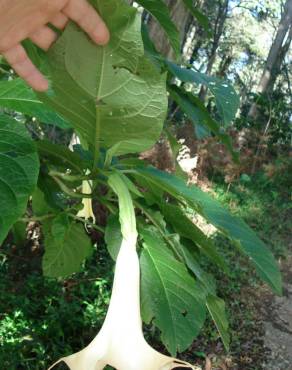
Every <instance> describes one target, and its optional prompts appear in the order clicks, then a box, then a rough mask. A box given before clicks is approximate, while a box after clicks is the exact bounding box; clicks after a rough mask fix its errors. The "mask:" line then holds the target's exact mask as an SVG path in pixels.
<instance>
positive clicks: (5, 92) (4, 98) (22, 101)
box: [0, 78, 70, 128]
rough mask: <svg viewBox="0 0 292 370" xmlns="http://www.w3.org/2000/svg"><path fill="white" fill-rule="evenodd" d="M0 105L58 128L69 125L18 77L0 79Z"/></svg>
mask: <svg viewBox="0 0 292 370" xmlns="http://www.w3.org/2000/svg"><path fill="white" fill-rule="evenodd" d="M0 107H1V108H7V109H11V110H13V111H16V112H20V113H23V114H27V115H28V116H31V117H35V118H37V119H38V120H39V121H41V122H43V123H49V124H52V125H55V126H58V127H60V128H69V127H70V126H69V125H68V124H67V123H66V122H65V120H64V119H63V118H61V117H60V116H59V115H58V114H56V113H55V112H53V111H52V110H51V109H49V108H48V107H46V106H45V104H44V103H43V102H41V101H40V100H39V99H38V98H37V97H36V95H35V93H34V92H33V90H32V89H31V88H30V87H29V86H27V85H26V84H25V82H24V81H23V80H21V79H20V78H17V79H15V80H12V81H0Z"/></svg>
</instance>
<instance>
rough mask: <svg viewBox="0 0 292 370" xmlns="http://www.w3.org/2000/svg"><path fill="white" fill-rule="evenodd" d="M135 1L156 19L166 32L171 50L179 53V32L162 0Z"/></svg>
mask: <svg viewBox="0 0 292 370" xmlns="http://www.w3.org/2000/svg"><path fill="white" fill-rule="evenodd" d="M137 3H139V4H140V5H142V6H143V8H145V9H146V10H147V11H148V12H149V13H150V14H152V15H153V17H154V18H156V19H157V21H158V22H159V24H160V26H161V27H162V28H163V30H164V31H165V33H166V34H167V36H168V38H169V41H170V44H171V46H172V48H173V50H174V51H175V53H176V55H177V56H179V55H180V53H181V46H180V34H179V31H178V29H177V28H176V25H175V24H174V23H173V21H172V19H171V17H170V14H169V9H168V7H167V5H166V4H165V3H164V2H163V1H162V0H137Z"/></svg>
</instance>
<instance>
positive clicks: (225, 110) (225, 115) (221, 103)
mask: <svg viewBox="0 0 292 370" xmlns="http://www.w3.org/2000/svg"><path fill="white" fill-rule="evenodd" d="M165 63H166V65H167V68H168V70H169V71H170V72H171V73H172V74H173V76H175V77H176V78H178V79H179V80H180V81H182V82H189V83H192V84H196V85H201V84H202V85H205V86H207V87H208V88H209V89H210V91H211V93H212V94H213V95H214V97H215V101H216V106H217V109H218V112H219V114H220V116H221V118H222V120H223V122H224V124H225V125H226V126H227V125H228V124H229V123H230V122H231V121H232V120H233V119H234V118H235V115H236V112H237V111H238V108H239V103H240V101H239V96H238V95H237V93H236V91H235V90H234V88H233V86H232V85H231V84H230V83H229V81H226V80H220V79H219V78H217V77H213V76H208V75H206V74H205V73H201V72H197V71H195V70H194V69H189V68H184V67H181V66H179V65H178V64H175V63H172V62H170V61H165Z"/></svg>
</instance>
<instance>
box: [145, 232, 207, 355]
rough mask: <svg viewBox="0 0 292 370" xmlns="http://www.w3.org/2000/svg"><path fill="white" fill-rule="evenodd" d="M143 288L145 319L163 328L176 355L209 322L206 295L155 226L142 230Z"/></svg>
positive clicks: (163, 338) (165, 340)
mask: <svg viewBox="0 0 292 370" xmlns="http://www.w3.org/2000/svg"><path fill="white" fill-rule="evenodd" d="M141 234H142V237H143V240H144V244H143V246H144V249H143V252H142V255H141V274H142V275H141V276H142V281H141V291H142V311H143V318H144V320H145V321H146V322H147V323H149V322H151V320H152V319H153V323H154V324H155V325H156V326H157V327H158V328H159V329H160V330H161V339H162V341H163V343H164V344H165V346H166V348H167V349H168V350H169V352H170V353H171V354H172V355H175V354H176V352H177V351H179V352H182V351H184V350H185V349H187V348H188V347H189V346H190V345H191V343H192V341H193V340H194V338H195V337H196V336H197V335H198V333H199V331H200V329H201V327H202V326H203V323H204V321H205V301H204V298H205V297H204V295H203V294H202V292H201V291H200V289H199V287H198V285H197V284H196V281H195V280H194V279H193V278H192V277H191V275H190V274H189V273H188V271H187V269H186V267H185V265H184V264H183V263H181V262H179V261H177V260H176V259H175V258H174V256H173V255H172V253H171V252H170V251H169V249H168V248H167V247H166V245H165V243H164V241H163V239H161V238H160V237H159V235H157V234H156V233H155V229H154V228H148V229H144V230H143V231H142V232H141Z"/></svg>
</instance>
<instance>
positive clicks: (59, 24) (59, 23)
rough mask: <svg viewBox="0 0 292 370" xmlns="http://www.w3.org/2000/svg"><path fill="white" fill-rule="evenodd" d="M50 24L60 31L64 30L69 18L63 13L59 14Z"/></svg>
mask: <svg viewBox="0 0 292 370" xmlns="http://www.w3.org/2000/svg"><path fill="white" fill-rule="evenodd" d="M50 23H51V24H52V25H53V26H55V27H56V28H58V29H59V30H63V29H64V28H65V27H66V25H67V23H68V17H67V16H66V15H65V14H63V13H58V14H57V15H56V16H55V17H54V18H53V19H52V20H51V21H50Z"/></svg>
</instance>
